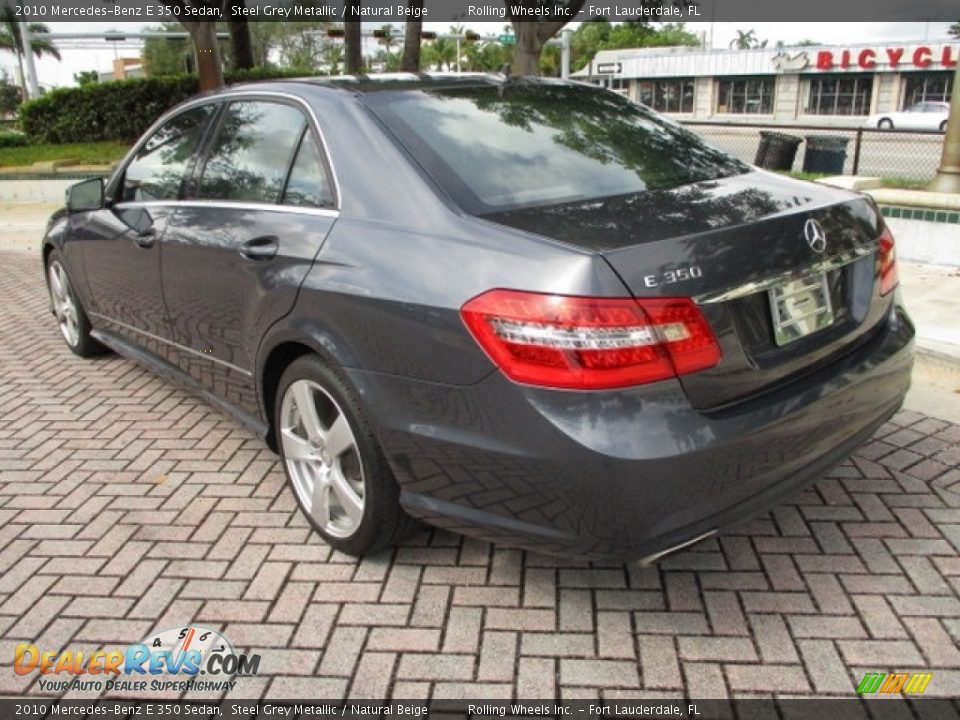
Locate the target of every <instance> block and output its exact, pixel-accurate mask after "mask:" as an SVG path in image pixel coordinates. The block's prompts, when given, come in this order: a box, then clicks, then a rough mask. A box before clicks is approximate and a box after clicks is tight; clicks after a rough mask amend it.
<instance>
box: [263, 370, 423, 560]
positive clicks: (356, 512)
mask: <svg viewBox="0 0 960 720" xmlns="http://www.w3.org/2000/svg"><path fill="white" fill-rule="evenodd" d="M304 406H305V407H308V408H312V412H311V410H310V409H307V410H306V411H304V410H303V407H304ZM273 412H274V416H273V417H274V428H275V430H276V437H277V446H278V448H279V450H280V459H281V462H282V464H283V470H284V473H285V474H286V476H287V481H288V482H289V483H290V486H291V489H292V490H293V494H294V497H296V499H297V504H298V505H300V509H301V510H302V511H303V514H304V515H305V516H306V517H307V519H308V520H309V521H310V524H311V525H312V526H313V527H314V529H315V530H316V531H317V532H318V533H319V534H320V536H321V537H322V538H323V539H324V540H325V541H326V542H327V543H328V544H329V545H330V546H331V547H333V548H334V549H336V550H339V551H340V552H343V553H346V554H348V555H354V556H358V555H366V554H368V553H372V552H376V551H377V550H383V549H384V548H387V547H390V546H392V545H395V544H396V543H398V542H399V541H400V540H402V539H403V538H404V537H405V536H406V535H407V533H408V532H409V531H410V530H412V529H413V528H414V527H416V522H415V521H414V520H413V519H412V518H410V517H409V516H408V515H407V514H406V513H405V512H404V511H403V509H402V508H401V507H400V488H399V486H398V485H397V481H396V480H395V479H394V477H393V473H392V472H391V471H390V468H389V466H388V465H387V461H386V458H385V457H384V455H383V451H382V450H381V449H380V444H379V443H378V442H377V439H376V437H375V436H374V434H373V431H372V429H371V427H370V423H369V422H368V421H367V419H366V417H365V416H364V413H363V410H362V409H361V406H360V403H359V401H358V399H357V395H356V392H355V391H354V390H353V389H352V388H351V387H350V386H349V385H347V384H346V383H345V382H344V381H343V380H342V379H341V377H340V376H339V375H338V374H337V373H336V372H334V371H333V370H332V369H331V368H330V367H329V366H328V365H326V364H325V363H324V362H323V361H322V360H321V359H320V358H319V357H318V356H316V355H304V356H301V357H299V358H297V359H296V360H295V361H293V362H292V363H291V364H290V366H289V367H288V368H287V369H286V370H285V371H284V373H283V376H282V378H281V379H280V386H279V388H278V390H277V399H276V402H275V405H274V411H273ZM305 413H306V414H305ZM317 483H320V485H319V486H318V485H317Z"/></svg>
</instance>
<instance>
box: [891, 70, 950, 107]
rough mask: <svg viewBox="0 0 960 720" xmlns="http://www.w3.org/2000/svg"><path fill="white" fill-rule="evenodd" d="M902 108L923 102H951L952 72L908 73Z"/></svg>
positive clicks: (905, 76)
mask: <svg viewBox="0 0 960 720" xmlns="http://www.w3.org/2000/svg"><path fill="white" fill-rule="evenodd" d="M904 78H906V81H907V86H906V92H904V93H903V105H902V106H901V107H902V109H904V110H906V109H907V108H908V107H910V106H911V105H916V104H917V103H922V102H950V93H951V91H952V90H953V73H952V72H930V73H907V74H905V75H904Z"/></svg>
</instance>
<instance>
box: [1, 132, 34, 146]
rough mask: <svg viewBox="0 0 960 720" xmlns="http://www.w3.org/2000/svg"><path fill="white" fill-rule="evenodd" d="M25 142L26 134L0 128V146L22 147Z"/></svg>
mask: <svg viewBox="0 0 960 720" xmlns="http://www.w3.org/2000/svg"><path fill="white" fill-rule="evenodd" d="M27 142H28V141H27V136H26V135H24V134H23V133H19V132H11V131H9V130H0V148H8V147H23V146H24V145H26V144H27Z"/></svg>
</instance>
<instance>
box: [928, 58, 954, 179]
mask: <svg viewBox="0 0 960 720" xmlns="http://www.w3.org/2000/svg"><path fill="white" fill-rule="evenodd" d="M951 95H952V97H951V98H950V99H951V102H950V114H949V115H948V116H947V132H946V133H944V136H943V155H942V156H941V158H940V167H939V168H938V169H937V174H936V176H935V177H934V178H933V182H931V183H930V184H929V185H927V190H930V191H932V192H943V193H960V64H958V65H957V69H956V71H954V74H953V90H952V91H951Z"/></svg>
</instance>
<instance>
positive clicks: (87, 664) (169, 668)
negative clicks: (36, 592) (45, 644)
mask: <svg viewBox="0 0 960 720" xmlns="http://www.w3.org/2000/svg"><path fill="white" fill-rule="evenodd" d="M13 670H14V672H15V673H17V675H27V674H29V673H31V672H34V671H36V672H39V673H40V674H41V675H72V676H73V677H72V678H67V679H60V678H56V679H48V678H41V679H40V680H39V684H40V689H41V690H43V691H46V692H66V691H67V690H94V691H101V690H107V691H110V690H113V691H119V692H143V691H146V690H154V691H186V690H232V689H233V687H234V686H235V685H236V680H235V679H234V678H235V677H237V676H239V677H246V676H252V675H256V674H257V673H258V672H259V670H260V656H259V655H256V654H254V655H245V654H241V653H238V652H236V651H235V650H234V648H233V645H232V644H231V643H230V641H229V640H227V638H226V637H224V636H223V635H222V634H221V633H219V632H218V631H216V630H211V629H210V628H205V627H200V626H197V625H188V626H185V627H176V628H170V629H169V630H162V631H161V632H158V633H156V634H153V635H150V636H149V637H147V638H146V639H145V640H144V641H143V642H140V643H137V644H135V645H130V646H128V647H127V648H125V649H116V650H99V651H96V652H90V653H85V652H83V651H80V650H77V651H74V650H63V651H56V650H47V651H42V650H40V649H39V648H38V647H37V646H36V645H32V644H30V643H23V644H21V645H17V647H16V650H15V652H14V660H13ZM84 676H87V677H84ZM96 676H101V677H96ZM171 676H172V677H171ZM180 676H185V677H186V679H179V677H180ZM200 676H203V677H202V678H201V677H200ZM174 678H176V679H174Z"/></svg>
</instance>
